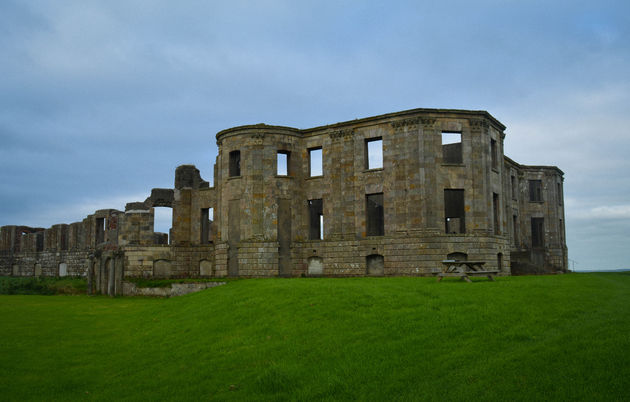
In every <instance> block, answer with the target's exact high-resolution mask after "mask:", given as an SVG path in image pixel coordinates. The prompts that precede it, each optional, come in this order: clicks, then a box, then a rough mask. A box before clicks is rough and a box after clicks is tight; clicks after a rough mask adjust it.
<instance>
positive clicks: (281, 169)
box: [276, 151, 290, 176]
mask: <svg viewBox="0 0 630 402" xmlns="http://www.w3.org/2000/svg"><path fill="white" fill-rule="evenodd" d="M289 156H290V152H289V151H278V153H277V158H278V161H277V162H278V163H277V168H276V174H277V175H278V176H288V175H289Z"/></svg>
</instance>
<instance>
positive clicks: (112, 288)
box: [106, 258, 116, 296]
mask: <svg viewBox="0 0 630 402" xmlns="http://www.w3.org/2000/svg"><path fill="white" fill-rule="evenodd" d="M108 265H109V266H108V267H107V268H106V269H107V272H108V274H107V294H108V295H109V296H114V295H115V294H116V259H115V258H110V259H109V264H108Z"/></svg>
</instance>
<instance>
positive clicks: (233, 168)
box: [230, 151, 241, 177]
mask: <svg viewBox="0 0 630 402" xmlns="http://www.w3.org/2000/svg"><path fill="white" fill-rule="evenodd" d="M240 175H241V151H232V152H230V177H236V176H240Z"/></svg>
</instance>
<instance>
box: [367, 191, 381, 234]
mask: <svg viewBox="0 0 630 402" xmlns="http://www.w3.org/2000/svg"><path fill="white" fill-rule="evenodd" d="M365 214H366V219H365V221H366V226H367V227H366V234H367V235H368V236H383V235H384V234H385V214H384V209H383V193H378V194H367V195H366V196H365Z"/></svg>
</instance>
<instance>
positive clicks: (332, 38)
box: [0, 0, 630, 270]
mask: <svg viewBox="0 0 630 402" xmlns="http://www.w3.org/2000/svg"><path fill="white" fill-rule="evenodd" d="M0 55H1V58H0V226H2V225H12V224H19V225H29V226H35V227H50V226H51V225H53V224H57V223H71V222H75V221H80V220H82V219H83V218H85V217H86V216H87V215H88V214H91V213H93V212H94V211H95V210H96V209H101V208H116V209H121V210H124V206H125V203H127V202H132V201H143V200H144V199H145V198H146V197H147V196H148V195H149V192H150V190H151V188H154V187H165V188H172V187H173V181H174V171H175V167H176V166H178V165H181V164H195V165H196V166H197V168H199V169H200V171H201V174H202V177H203V178H204V179H205V180H208V181H212V171H213V170H212V166H213V163H214V160H215V157H216V154H217V147H216V141H215V135H216V133H217V132H219V131H220V130H222V129H225V128H229V127H233V126H238V125H243V124H256V123H267V124H274V125H284V126H291V127H296V128H308V127H314V126H319V125H325V124H331V123H336V122H340V121H347V120H352V119H355V118H362V117H368V116H373V115H379V114H384V113H390V112H396V111H401V110H407V109H414V108H449V109H471V110H487V111H488V112H490V113H491V114H492V115H493V116H494V117H496V118H497V119H498V120H499V121H501V122H502V123H503V124H505V125H506V126H507V130H506V138H505V154H506V155H507V156H509V157H510V158H512V159H514V160H516V161H517V162H519V163H522V164H532V165H555V166H558V167H560V168H561V169H562V170H563V171H564V173H565V183H564V195H565V207H566V218H565V219H566V231H567V243H568V248H569V258H570V261H571V262H570V268H573V269H575V270H605V269H619V268H630V265H629V262H628V259H627V248H628V246H629V245H630V241H629V240H630V159H629V158H628V155H629V154H630V2H628V1H627V0H625V1H606V0H601V1H549V0H547V1H536V0H532V1H511V0H504V1H499V0H493V1H491V0H488V1H484V0H480V1H475V2H469V1H439V2H438V1H430V2H429V1H426V2H425V1H387V2H385V1H382V2H379V1H343V0H337V1H327V0H321V1H295V0H287V1H239V0H232V1H229V2H227V1H225V2H213V1H192V0H191V1H186V0H181V1H178V2H173V1H161V0H156V1H140V0H124V1H116V0H107V1H105V0H104V1H89V0H80V1H59V0H55V1H45V0H42V1H36V0H32V1H29V0H22V1H12V0H2V1H1V2H0ZM160 216H162V218H159V219H158V220H160V219H161V221H164V219H165V218H164V217H163V215H160ZM156 225H157V224H156Z"/></svg>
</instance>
